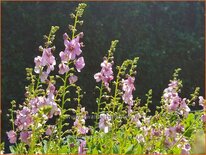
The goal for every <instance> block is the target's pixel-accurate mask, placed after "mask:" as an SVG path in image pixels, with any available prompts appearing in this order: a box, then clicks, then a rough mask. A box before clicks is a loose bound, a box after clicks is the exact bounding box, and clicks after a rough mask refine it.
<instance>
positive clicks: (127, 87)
mask: <svg viewBox="0 0 206 155" xmlns="http://www.w3.org/2000/svg"><path fill="white" fill-rule="evenodd" d="M134 81H135V78H134V77H131V76H129V77H128V78H127V79H126V80H124V79H122V83H123V86H122V90H124V91H127V92H132V91H134V90H135V86H134Z"/></svg>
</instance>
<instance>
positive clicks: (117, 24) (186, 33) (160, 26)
mask: <svg viewBox="0 0 206 155" xmlns="http://www.w3.org/2000/svg"><path fill="white" fill-rule="evenodd" d="M87 4H88V7H87V8H86V11H85V14H84V25H83V27H82V28H81V30H82V31H83V32H84V34H85V36H84V40H83V41H84V44H85V45H86V46H85V48H84V49H83V55H84V57H85V62H86V67H85V69H84V70H83V71H82V73H81V74H78V75H79V79H80V80H79V81H78V83H79V85H80V86H82V89H83V90H84V91H86V92H87V93H86V94H85V96H84V100H83V102H82V104H83V105H85V106H86V108H87V110H89V111H90V112H91V111H94V110H95V109H96V105H95V93H94V88H95V84H96V83H95V80H94V79H93V75H94V73H96V72H98V71H99V70H100V67H99V66H100V63H101V62H102V57H103V56H104V55H105V54H106V52H107V50H108V48H109V46H110V42H111V40H114V39H118V40H119V41H120V42H119V44H118V46H117V50H116V53H115V63H116V64H120V63H122V61H123V60H124V59H127V58H133V57H135V56H138V57H140V60H139V63H138V67H137V76H136V81H135V85H136V92H135V96H139V97H140V98H142V99H143V101H144V100H145V93H146V92H147V91H148V90H149V89H150V88H152V89H153V101H154V102H153V105H154V106H155V105H157V104H158V101H159V100H160V96H161V94H162V91H163V89H164V88H165V87H167V84H168V81H169V79H170V78H171V75H172V73H173V71H174V69H175V68H178V67H180V68H182V72H181V78H182V79H183V84H184V88H183V90H182V96H186V97H189V94H190V93H191V92H193V90H194V87H196V86H200V87H201V94H202V95H203V94H204V91H205V90H204V3H203V2H175V3H174V2H89V3H87ZM76 6H77V3H74V2H72V3H71V2H2V101H1V102H2V109H3V116H2V135H3V138H2V141H7V138H6V137H5V131H6V130H9V129H10V124H9V123H8V119H7V118H6V114H7V113H8V108H9V107H10V101H11V100H12V99H16V101H17V103H22V102H23V101H24V92H25V90H24V87H25V85H26V84H27V83H26V80H25V76H26V74H25V68H26V67H33V66H34V63H33V59H34V57H35V56H37V55H40V53H39V52H38V47H39V45H43V39H42V38H43V35H44V34H48V32H49V30H50V27H51V26H52V25H58V26H60V28H61V29H60V30H59V31H58V32H57V35H56V38H57V39H56V40H55V45H56V53H55V55H56V56H58V53H59V52H60V51H61V50H63V49H64V45H63V39H62V34H63V33H64V32H67V31H68V28H67V27H68V24H69V23H70V24H72V23H71V19H70V17H69V14H70V13H71V12H72V11H73V10H74V9H75V7H76ZM58 60H59V58H58ZM154 106H153V107H154Z"/></svg>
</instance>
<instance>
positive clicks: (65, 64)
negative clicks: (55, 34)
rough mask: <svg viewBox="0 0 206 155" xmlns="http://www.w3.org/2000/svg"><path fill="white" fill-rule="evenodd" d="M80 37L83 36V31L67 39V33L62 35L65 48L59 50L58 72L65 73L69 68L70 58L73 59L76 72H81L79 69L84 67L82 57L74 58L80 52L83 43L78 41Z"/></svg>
mask: <svg viewBox="0 0 206 155" xmlns="http://www.w3.org/2000/svg"><path fill="white" fill-rule="evenodd" d="M80 37H83V33H80V34H79V35H78V36H77V37H76V38H74V39H72V40H71V41H69V40H68V39H69V37H68V35H67V33H65V34H64V35H63V39H64V46H65V50H64V52H63V51H61V52H60V53H59V56H60V58H61V63H60V64H59V74H65V73H67V72H68V71H69V70H70V68H69V61H70V60H75V67H76V69H77V71H78V72H81V70H82V69H83V68H84V66H85V62H84V58H83V57H79V58H78V59H76V58H77V56H79V55H80V54H81V53H82V50H81V47H82V46H83V45H82V44H81V43H80V42H79V41H80Z"/></svg>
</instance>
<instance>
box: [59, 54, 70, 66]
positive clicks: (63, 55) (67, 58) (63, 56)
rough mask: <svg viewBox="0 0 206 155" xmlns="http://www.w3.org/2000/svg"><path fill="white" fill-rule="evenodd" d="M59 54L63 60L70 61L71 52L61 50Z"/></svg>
mask: <svg viewBox="0 0 206 155" xmlns="http://www.w3.org/2000/svg"><path fill="white" fill-rule="evenodd" d="M59 56H60V58H61V61H62V62H65V63H67V62H68V61H69V54H68V53H66V52H60V53H59Z"/></svg>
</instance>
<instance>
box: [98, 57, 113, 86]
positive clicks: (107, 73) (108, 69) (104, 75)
mask: <svg viewBox="0 0 206 155" xmlns="http://www.w3.org/2000/svg"><path fill="white" fill-rule="evenodd" d="M101 67H102V69H101V72H99V73H96V74H95V75H94V79H95V80H96V82H100V81H103V83H104V85H105V87H107V88H108V87H109V82H110V81H112V80H113V78H114V76H113V71H112V64H111V63H109V62H108V61H107V60H104V61H103V62H102V63H101Z"/></svg>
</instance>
